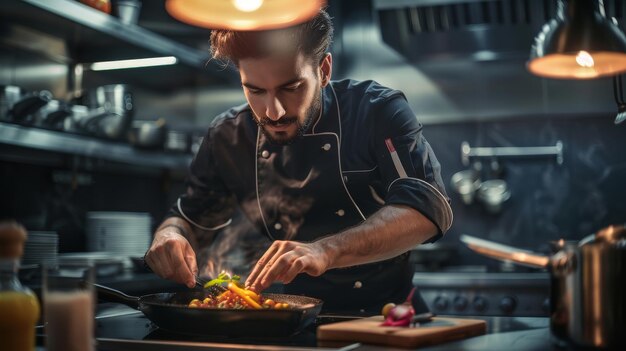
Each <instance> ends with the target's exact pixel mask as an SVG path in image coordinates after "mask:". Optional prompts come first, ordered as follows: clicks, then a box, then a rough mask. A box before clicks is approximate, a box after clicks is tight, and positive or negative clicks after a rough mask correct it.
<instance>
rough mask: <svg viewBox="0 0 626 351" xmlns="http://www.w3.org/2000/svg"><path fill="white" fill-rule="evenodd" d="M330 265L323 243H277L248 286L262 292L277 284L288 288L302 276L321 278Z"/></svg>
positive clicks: (268, 251) (256, 266) (252, 273)
mask: <svg viewBox="0 0 626 351" xmlns="http://www.w3.org/2000/svg"><path fill="white" fill-rule="evenodd" d="M329 265H330V258H329V255H328V253H327V252H325V250H323V248H322V245H320V244H319V243H316V242H313V243H300V242H297V241H281V240H277V241H274V243H272V245H271V246H270V248H269V249H267V251H265V254H263V256H262V257H261V258H260V259H259V261H258V262H257V263H256V265H255V266H254V269H252V272H251V273H250V275H249V276H248V279H247V280H246V286H247V287H249V288H250V289H252V290H255V291H257V292H261V291H263V290H264V289H266V288H267V287H269V286H270V285H271V284H272V283H273V282H275V281H280V282H282V283H284V284H287V283H289V282H291V281H292V280H293V279H294V278H295V277H296V275H298V274H300V273H307V274H309V275H311V276H314V277H317V276H319V275H321V274H322V273H324V272H326V270H327V269H328V267H329Z"/></svg>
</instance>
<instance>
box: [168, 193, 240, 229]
mask: <svg viewBox="0 0 626 351" xmlns="http://www.w3.org/2000/svg"><path fill="white" fill-rule="evenodd" d="M176 206H177V207H178V212H180V214H181V215H182V216H183V218H185V219H186V220H187V221H188V222H189V223H191V224H193V225H195V226H196V227H198V228H200V229H203V230H218V229H222V228H224V227H227V226H229V225H230V224H231V223H232V222H233V219H232V218H230V219H229V220H227V221H226V223H223V224H220V225H218V226H215V227H205V226H201V225H200V224H198V223H196V222H194V221H192V220H191V219H190V218H189V217H187V215H186V214H185V212H183V208H182V207H181V206H180V197H179V198H178V201H176Z"/></svg>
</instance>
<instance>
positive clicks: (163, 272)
mask: <svg viewBox="0 0 626 351" xmlns="http://www.w3.org/2000/svg"><path fill="white" fill-rule="evenodd" d="M147 259H148V262H149V264H150V268H152V271H153V272H154V273H156V274H157V275H158V276H159V277H161V278H165V279H170V277H171V276H172V273H173V272H172V270H171V267H170V265H169V264H168V262H167V260H168V258H167V253H166V250H165V249H164V248H163V245H157V246H154V247H153V248H151V249H150V252H149V253H148V255H147Z"/></svg>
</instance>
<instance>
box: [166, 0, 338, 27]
mask: <svg viewBox="0 0 626 351" xmlns="http://www.w3.org/2000/svg"><path fill="white" fill-rule="evenodd" d="M325 4H326V1H325V0H167V2H166V3H165V8H166V9H167V12H169V14H170V15H172V16H173V17H174V18H176V19H178V20H180V21H182V22H185V23H188V24H192V25H195V26H199V27H205V28H210V29H233V30H266V29H278V28H283V27H289V26H292V25H296V24H298V23H302V22H306V21H307V20H309V19H311V18H313V17H314V16H315V15H317V13H318V12H319V10H320V8H322V7H323V6H325Z"/></svg>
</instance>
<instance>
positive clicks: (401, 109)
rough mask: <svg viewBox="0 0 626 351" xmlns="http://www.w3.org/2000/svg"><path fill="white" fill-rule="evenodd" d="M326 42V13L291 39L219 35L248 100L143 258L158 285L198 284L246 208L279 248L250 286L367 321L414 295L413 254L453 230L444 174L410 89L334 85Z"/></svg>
mask: <svg viewBox="0 0 626 351" xmlns="http://www.w3.org/2000/svg"><path fill="white" fill-rule="evenodd" d="M332 34H333V27H332V22H331V20H330V17H329V16H328V14H327V13H326V12H325V11H323V10H321V11H320V13H319V14H318V15H317V16H316V17H315V18H313V19H312V20H310V21H308V22H306V23H303V24H300V25H297V26H294V27H290V28H286V29H279V30H272V31H256V32H235V31H230V30H214V31H213V32H212V34H211V47H212V53H213V57H214V58H215V59H218V60H222V61H225V62H230V63H232V64H233V65H234V66H235V67H236V68H237V69H238V71H239V74H240V77H241V85H242V88H243V92H244V94H245V97H246V100H247V103H246V104H244V105H241V106H237V107H234V108H232V109H230V110H228V111H226V112H224V113H222V114H221V115H219V116H217V117H216V118H215V119H214V120H213V122H212V123H211V125H210V127H209V129H208V131H207V133H206V136H205V138H204V141H203V143H202V145H201V146H200V148H199V150H198V152H197V154H196V156H195V158H194V160H193V162H192V164H191V166H190V170H189V175H188V180H187V190H186V192H185V193H184V194H182V195H181V196H180V197H179V198H178V199H177V201H176V202H175V203H174V204H173V206H172V209H171V211H170V214H169V216H168V218H166V219H165V221H164V222H163V223H162V224H161V225H160V226H159V227H158V229H157V230H156V233H155V235H154V240H153V242H152V245H151V247H150V249H149V250H148V252H147V253H146V257H145V259H146V262H147V263H148V265H149V266H150V267H151V268H152V270H153V271H154V272H156V273H157V274H158V275H160V276H162V277H164V278H167V279H171V280H174V281H176V282H179V283H183V284H186V285H187V286H189V287H192V286H194V284H195V278H194V276H195V274H196V273H197V270H198V268H197V263H196V254H195V252H194V249H193V247H195V245H196V244H197V243H198V242H199V241H202V240H201V237H202V236H203V235H210V233H214V232H215V231H216V230H219V229H222V228H225V227H227V226H229V225H230V224H231V222H232V217H233V214H234V213H235V210H236V209H239V210H240V211H242V212H243V213H244V214H245V216H246V217H247V218H248V219H249V220H250V221H251V222H252V223H253V224H254V225H255V226H256V227H257V228H258V230H259V231H260V232H261V233H262V234H263V235H265V236H267V238H269V239H270V240H271V241H272V244H271V246H270V247H269V249H267V251H266V252H265V253H264V254H263V255H262V257H261V258H260V259H259V260H258V262H257V263H256V265H255V266H254V268H253V269H252V271H251V272H250V273H249V275H248V277H247V280H246V285H247V286H248V287H250V288H252V289H255V290H257V291H263V290H264V289H265V288H267V287H268V286H269V285H270V284H272V283H274V282H281V283H284V284H285V285H284V292H285V293H289V294H302V295H307V296H312V297H317V298H320V299H322V300H324V307H325V309H326V310H340V311H348V310H350V311H362V312H366V313H367V312H370V313H379V311H380V308H381V306H382V305H384V304H385V303H387V302H401V301H403V300H404V299H405V298H406V296H407V294H408V293H409V291H410V289H411V286H412V275H413V271H412V268H411V265H410V264H409V261H408V251H409V250H410V249H411V248H413V247H415V246H416V245H418V244H422V243H427V242H433V241H435V240H437V239H439V238H440V237H441V236H442V235H443V234H444V233H445V232H446V231H447V230H448V229H449V228H450V225H451V223H452V211H451V208H450V205H449V199H448V197H447V196H446V193H445V190H444V185H443V182H442V179H441V175H440V165H439V163H438V161H437V159H436V157H435V154H434V153H433V150H432V149H431V147H430V145H429V144H428V142H427V141H426V139H425V137H424V135H423V134H422V126H421V124H420V123H419V122H418V120H417V119H416V117H415V115H414V113H413V112H412V111H411V109H410V107H409V104H408V103H407V101H406V98H405V96H404V95H403V93H402V92H400V91H398V90H393V89H389V88H386V87H384V86H381V85H379V84H378V83H376V82H374V81H355V80H348V79H346V80H341V81H331V73H332V56H331V55H330V54H329V53H328V47H329V45H330V43H331V40H332Z"/></svg>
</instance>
